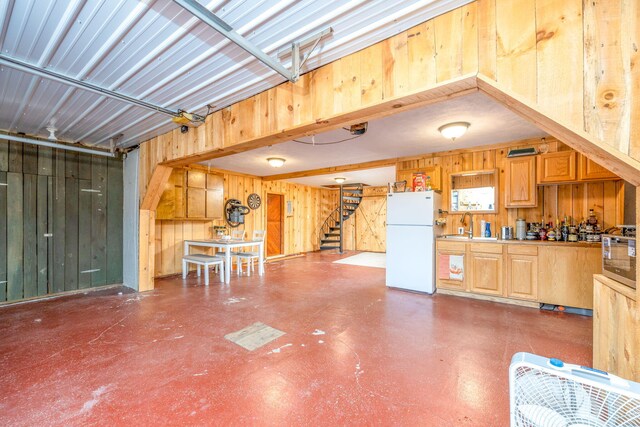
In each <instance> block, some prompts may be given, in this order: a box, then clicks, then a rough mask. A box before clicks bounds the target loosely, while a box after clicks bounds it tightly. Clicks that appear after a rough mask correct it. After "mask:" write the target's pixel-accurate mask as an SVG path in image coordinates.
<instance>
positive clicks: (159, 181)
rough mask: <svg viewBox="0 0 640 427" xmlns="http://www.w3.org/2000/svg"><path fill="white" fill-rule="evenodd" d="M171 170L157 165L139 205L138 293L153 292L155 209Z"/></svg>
mask: <svg viewBox="0 0 640 427" xmlns="http://www.w3.org/2000/svg"><path fill="white" fill-rule="evenodd" d="M171 171H172V168H170V167H168V166H164V165H157V166H156V168H155V170H154V171H153V175H152V176H151V180H150V181H149V185H148V186H147V191H146V192H145V194H144V199H142V202H141V203H140V224H139V226H140V235H139V241H138V245H139V251H138V261H139V263H138V289H139V291H140V292H144V291H150V290H153V287H154V284H153V277H154V272H155V243H156V242H155V240H156V238H155V230H156V208H157V207H158V203H159V202H160V197H161V196H162V192H163V190H164V186H165V184H166V183H167V181H169V177H170V176H171Z"/></svg>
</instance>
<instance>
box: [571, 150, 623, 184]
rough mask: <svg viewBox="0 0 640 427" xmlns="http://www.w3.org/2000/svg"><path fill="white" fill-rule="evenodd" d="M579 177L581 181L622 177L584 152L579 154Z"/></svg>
mask: <svg viewBox="0 0 640 427" xmlns="http://www.w3.org/2000/svg"><path fill="white" fill-rule="evenodd" d="M578 179H579V180H580V181H603V180H611V179H620V178H619V177H618V176H617V175H616V174H614V173H613V172H610V171H609V170H608V169H605V168H603V167H602V166H600V165H599V164H597V163H596V162H594V161H592V160H590V159H588V158H587V157H585V156H584V155H582V154H579V155H578Z"/></svg>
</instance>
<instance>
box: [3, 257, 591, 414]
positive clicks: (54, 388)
mask: <svg viewBox="0 0 640 427" xmlns="http://www.w3.org/2000/svg"><path fill="white" fill-rule="evenodd" d="M351 255H353V253H352V254H351ZM345 256H348V255H345ZM338 258H339V256H338V255H333V254H326V253H323V254H310V255H309V256H306V257H303V258H296V259H291V260H287V261H282V262H278V263H273V264H269V265H267V269H266V275H265V276H263V277H256V276H252V277H250V278H249V277H241V278H236V277H235V276H232V281H231V284H230V285H229V286H224V285H221V284H220V283H219V281H218V278H217V277H213V276H212V280H211V285H210V286H209V288H208V289H207V288H205V287H204V286H203V285H202V283H203V282H202V281H199V280H198V279H197V278H196V277H195V274H192V275H190V276H189V278H188V279H187V280H186V281H184V282H183V281H182V279H180V278H170V279H164V280H158V281H157V283H156V285H157V288H156V290H155V291H153V292H148V293H145V294H131V293H123V294H121V295H119V294H118V290H116V291H103V292H99V293H91V294H89V295H86V296H82V295H80V296H72V297H64V298H59V299H55V300H48V301H42V302H35V303H29V304H22V305H14V306H9V307H4V308H0V331H1V334H0V358H1V359H0V360H1V364H0V366H1V367H2V374H1V376H0V424H2V425H112V424H134V423H135V424H138V425H152V424H153V425H169V424H171V425H210V424H213V425H230V424H233V425H238V424H242V425H247V424H248V425H344V424H349V425H353V424H356V425H365V424H369V425H370V424H380V425H388V424H394V425H427V426H453V425H456V426H459V425H469V426H506V425H508V414H509V403H508V402H509V393H508V366H509V361H510V359H511V356H512V355H513V354H514V353H515V352H518V351H528V352H534V353H538V354H542V355H545V356H555V357H560V358H562V359H564V360H566V361H568V362H572V363H580V364H590V362H591V331H592V329H591V328H592V327H591V318H588V317H581V316H576V315H569V314H564V313H541V312H539V311H538V310H535V309H530V308H521V307H515V306H509V305H502V304H497V303H489V302H480V301H475V300H470V299H463V298H456V297H451V296H445V295H436V296H425V295H416V294H411V293H407V292H401V291H397V290H388V289H386V288H385V286H384V270H383V269H379V268H370V267H355V266H350V265H340V264H332V263H330V262H329V261H333V260H335V259H338ZM255 322H263V323H265V324H267V325H269V326H272V327H274V328H276V329H279V330H281V331H284V332H286V334H285V335H284V336H282V337H280V338H278V339H277V340H275V341H273V342H271V343H269V344H267V345H265V346H263V347H261V348H259V349H257V350H255V351H252V352H249V351H247V350H245V349H243V348H241V347H239V346H238V345H236V344H234V343H231V342H229V341H228V340H226V339H225V338H224V335H225V334H228V333H230V332H234V331H237V330H239V329H242V328H244V327H246V326H248V325H251V324H253V323H255ZM316 330H317V331H316ZM314 332H315V333H316V334H315V335H314ZM321 332H324V334H321Z"/></svg>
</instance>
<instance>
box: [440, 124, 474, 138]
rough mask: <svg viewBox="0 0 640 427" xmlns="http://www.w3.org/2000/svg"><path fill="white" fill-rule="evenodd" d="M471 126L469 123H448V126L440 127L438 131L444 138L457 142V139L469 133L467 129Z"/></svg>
mask: <svg viewBox="0 0 640 427" xmlns="http://www.w3.org/2000/svg"><path fill="white" fill-rule="evenodd" d="M469 126H471V124H469V123H467V122H454V123H447V124H446V125H443V126H440V127H439V128H438V131H439V132H440V133H441V134H442V136H444V137H445V138H448V139H450V140H452V141H455V140H456V138H460V137H461V136H462V135H464V134H465V133H466V132H467V129H468V128H469Z"/></svg>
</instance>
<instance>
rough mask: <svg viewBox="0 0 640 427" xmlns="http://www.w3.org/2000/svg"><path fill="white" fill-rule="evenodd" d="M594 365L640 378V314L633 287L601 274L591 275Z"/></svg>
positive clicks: (636, 379)
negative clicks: (639, 313)
mask: <svg viewBox="0 0 640 427" xmlns="http://www.w3.org/2000/svg"><path fill="white" fill-rule="evenodd" d="M593 293H594V305H595V306H594V308H593V367H594V368H596V369H601V370H603V371H607V372H610V373H612V374H614V375H618V376H620V377H623V378H628V379H630V380H633V381H640V370H639V369H638V366H640V340H639V339H638V336H637V332H636V333H633V332H632V331H638V330H640V316H638V314H637V313H638V303H637V296H636V291H635V289H632V288H630V287H628V286H626V285H623V284H622V283H619V282H617V281H615V280H612V279H610V278H608V277H605V276H603V275H596V276H594V278H593Z"/></svg>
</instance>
